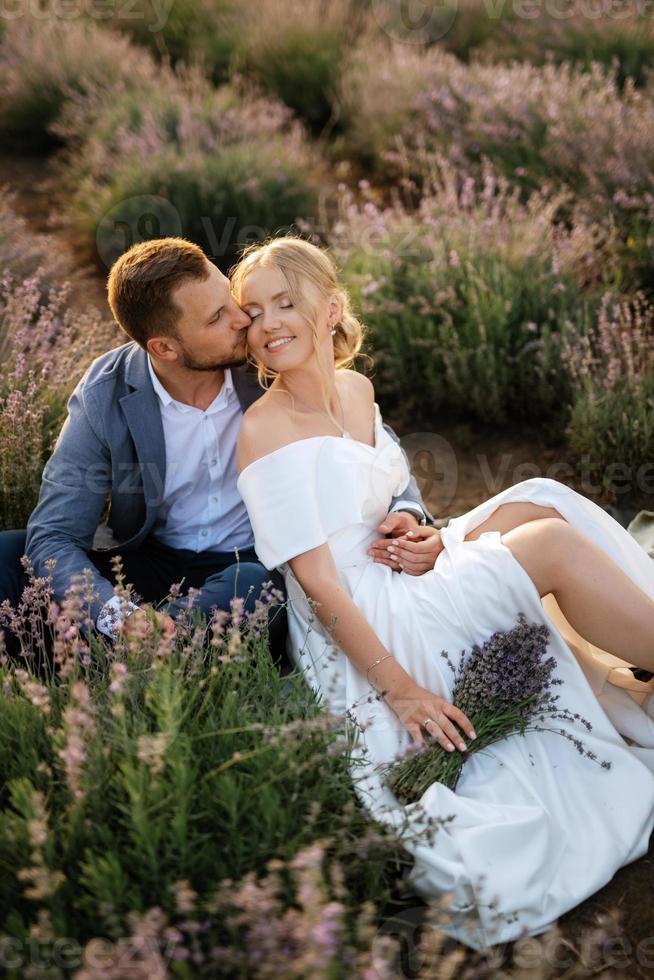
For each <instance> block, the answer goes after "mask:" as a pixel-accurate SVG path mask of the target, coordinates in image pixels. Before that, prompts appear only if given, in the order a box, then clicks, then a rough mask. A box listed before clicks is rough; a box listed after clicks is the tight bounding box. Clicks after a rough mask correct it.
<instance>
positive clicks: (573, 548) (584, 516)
mask: <svg viewBox="0 0 654 980" xmlns="http://www.w3.org/2000/svg"><path fill="white" fill-rule="evenodd" d="M233 289H234V294H235V297H236V299H237V301H238V302H239V303H240V304H241V306H242V307H243V309H245V310H246V311H247V313H248V314H249V316H250V317H251V320H252V323H251V326H250V328H249V331H248V346H249V351H250V356H251V357H252V358H253V359H254V360H255V361H256V363H257V367H258V370H259V376H260V378H261V379H262V380H263V379H267V381H268V383H269V386H268V390H267V391H266V393H265V394H264V395H263V396H262V397H261V398H260V399H259V400H257V401H256V402H255V403H254V404H253V405H252V406H251V407H250V408H249V409H248V411H247V412H246V414H245V416H244V418H243V423H242V427H241V433H240V438H239V443H238V449H237V465H238V469H239V472H240V476H239V479H238V488H239V491H240V493H241V495H242V497H243V499H244V501H245V503H246V506H247V508H248V511H249V515H250V519H251V522H252V527H253V530H254V536H255V547H256V551H257V553H258V556H259V558H260V559H261V561H262V562H263V564H264V565H265V566H266V567H267V568H269V569H273V568H279V569H280V570H281V571H282V573H283V575H284V578H285V582H286V587H287V592H288V607H289V613H288V618H289V645H290V650H289V652H290V654H291V656H292V658H293V660H294V662H295V664H296V665H297V667H298V668H299V669H301V670H302V671H303V672H304V674H305V676H306V678H307V681H308V683H309V684H310V685H311V686H312V688H313V689H314V690H315V691H316V693H317V694H318V695H319V696H321V697H322V698H323V699H324V702H325V704H328V706H329V708H330V709H331V710H332V711H335V712H339V713H344V714H346V715H347V717H349V718H350V719H351V720H354V721H355V722H356V726H357V744H356V750H355V755H357V754H358V758H357V760H356V761H357V763H358V764H357V766H356V768H357V778H356V780H355V786H356V789H357V792H358V793H359V795H360V797H361V799H362V801H363V802H364V804H365V805H366V807H367V808H368V809H369V811H370V812H371V813H372V814H373V815H374V816H375V817H376V818H377V819H378V820H380V821H384V822H386V823H388V824H390V825H392V826H394V827H395V828H397V829H398V830H399V828H402V830H403V833H407V836H406V839H405V841H404V842H405V844H406V847H407V849H408V850H409V851H411V853H412V854H413V856H414V857H415V862H414V866H413V868H412V871H411V879H410V880H411V883H412V884H413V886H414V887H415V889H416V890H417V891H418V893H420V894H421V895H423V896H424V897H425V898H428V897H431V896H434V897H435V896H446V897H447V898H448V899H449V917H448V923H447V924H446V925H445V926H444V927H443V928H444V930H445V932H447V933H448V934H450V935H452V936H455V937H456V938H458V939H459V940H460V941H462V942H464V943H466V944H467V945H468V946H471V947H473V948H477V949H480V948H484V947H486V946H489V945H493V944H497V943H501V942H506V941H510V940H513V939H515V938H517V937H518V936H520V935H536V934H538V933H540V932H543V931H544V930H546V929H547V928H548V927H549V926H550V925H551V924H552V923H553V922H555V921H556V919H557V918H558V917H559V916H560V915H562V914H563V913H564V912H566V911H567V910H569V909H571V908H573V907H574V906H575V905H577V904H579V903H580V902H581V901H583V900H584V899H585V898H587V897H588V896H589V895H591V894H593V893H594V892H595V891H597V890H598V889H599V888H601V887H602V886H603V885H604V884H606V883H607V882H608V881H610V879H611V878H612V877H613V875H614V874H615V872H616V870H617V869H618V868H620V867H621V866H623V865H625V864H628V863H630V862H631V861H634V860H636V859H637V858H639V857H641V856H642V855H644V854H645V853H646V852H647V847H648V841H649V836H650V832H651V830H652V827H653V826H654V705H653V704H652V696H651V688H650V687H648V686H647V685H646V684H644V683H642V682H640V681H637V680H635V679H634V676H633V674H632V673H631V672H630V671H629V665H635V666H638V667H642V668H645V669H648V670H650V671H651V670H654V566H653V565H652V561H651V559H650V558H649V557H648V555H647V554H646V553H645V551H644V550H643V549H642V548H640V546H639V545H638V544H637V542H636V541H635V540H634V539H633V538H632V537H631V536H630V535H629V534H628V532H627V531H626V530H624V528H622V527H621V526H620V525H619V524H618V523H617V521H615V520H614V519H613V518H612V517H610V516H609V515H608V514H607V513H606V512H605V511H603V510H602V509H601V508H600V507H599V506H597V505H596V504H594V503H593V502H592V501H590V500H588V499H587V498H586V497H584V496H583V495H581V494H579V493H577V492H576V491H574V490H572V489H570V488H568V487H566V486H565V485H564V484H562V483H559V482H557V481H555V480H550V479H544V478H534V479H530V480H525V481H523V482H522V483H518V484H517V485H515V486H513V487H510V488H509V489H507V490H504V491H503V492H501V493H499V494H497V495H495V496H494V497H491V498H490V499H489V500H486V501H485V502H484V503H482V504H480V505H479V506H478V507H475V508H473V510H471V511H469V512H468V513H466V514H463V515H461V516H460V517H457V518H454V519H452V520H451V521H450V523H449V524H448V526H447V527H446V528H444V529H443V530H442V531H441V532H438V531H436V530H435V529H433V528H432V529H431V530H430V532H429V533H432V534H433V535H439V534H440V540H439V545H440V551H439V553H438V557H437V558H436V561H435V563H434V564H433V567H432V568H430V569H429V570H428V571H426V572H425V573H424V574H419V575H418V574H410V571H409V568H408V567H407V568H406V569H405V570H403V569H401V568H399V565H400V562H401V564H404V561H403V560H402V559H403V558H406V559H407V562H410V560H411V557H412V551H413V554H415V549H416V548H419V547H420V543H418V544H411V543H410V542H409V540H408V539H406V538H404V539H401V540H397V539H396V540H395V541H392V540H389V542H388V544H389V546H390V547H392V548H395V552H394V553H389V556H388V559H389V560H388V561H387V562H380V561H377V560H375V559H374V557H373V555H374V554H375V551H374V549H372V551H371V546H373V545H374V544H375V542H376V539H377V537H378V534H377V530H376V529H377V526H378V524H379V523H380V521H381V520H383V518H384V517H385V515H386V513H387V511H388V505H389V502H390V500H391V498H392V497H393V496H397V495H399V494H400V493H401V492H402V491H403V490H404V489H405V487H406V484H407V482H408V480H409V476H410V473H409V468H408V464H407V459H406V456H405V454H404V452H403V450H402V449H401V447H400V446H399V445H398V444H397V443H396V442H395V441H394V440H393V439H392V438H391V436H389V435H388V433H387V432H386V430H385V429H384V427H383V424H382V420H381V415H380V411H379V406H378V405H377V403H376V402H375V394H374V389H373V386H372V384H371V382H370V381H369V380H368V379H367V378H365V377H364V376H362V375H361V374H359V373H358V372H356V371H354V370H351V369H349V365H351V364H352V363H353V359H354V357H355V356H356V354H357V353H358V351H359V349H360V346H361V341H362V326H361V324H360V323H359V321H358V320H357V319H356V318H355V317H354V315H353V314H352V312H351V310H350V305H349V302H348V297H347V295H346V293H345V292H344V290H343V289H342V287H341V286H340V285H339V282H338V279H337V274H336V269H335V266H334V263H333V261H332V259H331V257H330V256H329V254H328V253H327V252H326V251H324V250H322V249H319V248H318V247H316V246H315V245H312V244H310V243H308V242H306V241H303V240H301V239H299V238H292V237H286V238H279V239H275V240H273V241H271V242H268V243H266V244H265V245H262V246H253V247H251V248H250V249H249V250H248V251H247V252H246V253H245V255H244V257H243V258H242V260H241V262H240V263H239V265H238V266H237V267H236V269H235V270H234V274H233ZM398 568H399V570H397V569H398ZM521 611H522V612H524V613H525V615H526V616H527V619H528V620H530V621H531V622H539V623H545V624H546V625H547V626H548V627H549V630H550V635H549V641H548V651H547V652H548V655H550V654H551V655H554V657H555V658H556V663H557V666H556V669H555V673H554V676H555V677H558V678H560V679H561V681H562V686H561V687H559V688H558V690H559V692H560V698H559V707H560V708H567V709H569V712H570V714H571V715H572V714H573V713H574V719H575V720H570V721H569V722H563V723H561V722H557V724H559V725H562V728H559V729H558V731H556V732H555V731H536V732H535V731H528V732H526V733H525V734H524V735H522V736H518V735H514V736H512V737H510V738H506V739H504V740H502V741H500V742H497V743H495V744H494V745H492V746H491V747H490V748H488V749H486V750H484V751H482V752H478V753H472V754H471V755H470V756H469V758H468V760H467V762H466V764H465V765H464V767H463V770H462V774H461V777H460V779H459V782H458V784H457V787H456V792H453V791H452V790H450V789H448V788H447V787H445V786H444V785H442V784H439V783H433V784H432V785H431V786H430V787H429V788H428V789H427V791H426V792H425V793H424V794H423V796H422V798H421V799H420V801H419V802H418V803H415V804H410V805H406V806H402V805H401V804H400V803H399V801H398V800H397V799H396V798H395V797H394V795H393V794H392V793H391V791H390V789H388V787H387V786H386V785H385V783H384V781H383V779H382V776H383V772H384V768H385V767H387V766H388V764H389V763H391V762H393V761H394V759H395V757H396V754H397V753H398V752H401V751H403V750H404V749H405V748H406V747H407V746H408V745H410V744H412V743H422V741H423V739H424V737H425V735H426V734H428V735H429V736H431V737H432V738H434V739H437V740H438V741H439V742H440V744H441V745H442V746H444V747H445V748H446V749H447V750H448V751H462V750H463V749H464V748H465V745H466V743H467V742H468V741H469V740H472V739H474V737H475V736H474V733H473V731H472V729H471V724H470V721H469V719H468V718H466V717H465V715H464V714H463V713H462V712H461V711H460V710H458V709H457V708H455V707H454V706H453V705H452V704H451V701H450V698H451V692H452V683H453V675H452V672H451V668H450V667H449V666H448V664H447V662H446V661H445V660H444V659H443V658H442V657H441V656H439V654H440V651H441V650H447V651H448V652H449V656H450V659H452V660H454V661H455V662H456V661H457V659H459V660H460V658H461V655H462V653H463V652H465V651H466V650H470V648H471V647H472V645H473V644H475V643H483V642H484V640H486V639H487V638H488V637H490V635H491V634H492V633H493V632H495V631H496V630H506V629H510V628H512V627H513V626H514V625H515V622H516V618H517V615H518V613H519V612H521ZM375 690H377V691H381V690H383V692H384V696H383V697H379V696H375ZM371 695H372V697H371ZM584 719H585V720H586V721H587V722H589V723H590V725H591V729H590V730H588V727H587V726H584V725H583V724H582V720H584ZM562 730H566V731H567V732H568V735H569V736H570V737H568V738H564V737H561V734H560V732H561V731H562ZM572 737H574V738H575V739H577V744H578V742H579V739H581V741H582V742H583V743H584V745H585V746H586V748H587V749H589V750H592V752H594V753H595V757H596V758H597V759H601V760H608V761H610V763H611V764H610V766H609V767H602V766H601V765H599V764H598V763H597V762H593V761H591V760H590V759H589V758H587V757H585V756H584V754H580V752H579V749H578V748H577V747H575V744H574V743H573V741H572ZM444 818H447V819H444ZM438 821H441V823H440V824H439V825H438V827H437V830H436V832H433V830H432V833H431V836H425V834H424V830H425V827H431V828H433V826H434V824H435V823H437V822H438ZM406 828H408V832H407V830H406Z"/></svg>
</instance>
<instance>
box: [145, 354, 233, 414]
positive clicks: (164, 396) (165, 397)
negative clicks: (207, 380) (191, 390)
mask: <svg viewBox="0 0 654 980" xmlns="http://www.w3.org/2000/svg"><path fill="white" fill-rule="evenodd" d="M146 357H147V361H148V371H149V372H150V378H151V380H152V387H153V388H154V390H155V391H156V393H157V395H158V396H159V400H160V401H161V404H162V405H166V406H167V405H170V404H171V402H174V404H175V405H177V406H179V407H180V408H182V409H189V408H192V407H193V406H192V405H185V404H183V403H182V402H178V401H175V399H174V398H173V396H172V395H171V394H170V392H169V391H167V389H166V388H164V386H163V385H162V383H161V381H160V380H159V378H158V377H157V375H156V372H155V370H154V368H153V367H152V360H151V358H150V355H149V354H147V355H146ZM233 391H234V380H233V378H232V372H231V371H230V369H229V368H225V381H224V383H223V386H222V388H221V389H220V391H219V393H218V394H217V395H216V398H220V397H221V395H222V396H223V398H224V399H225V401H226V400H227V399H228V398H229V397H230V396H231V394H232V392H233Z"/></svg>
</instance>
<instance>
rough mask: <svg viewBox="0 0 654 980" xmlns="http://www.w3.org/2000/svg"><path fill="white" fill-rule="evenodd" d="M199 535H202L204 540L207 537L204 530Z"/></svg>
mask: <svg viewBox="0 0 654 980" xmlns="http://www.w3.org/2000/svg"><path fill="white" fill-rule="evenodd" d="M200 534H201V535H202V537H203V538H206V536H207V529H206V528H204V529H203V530H202V531H200Z"/></svg>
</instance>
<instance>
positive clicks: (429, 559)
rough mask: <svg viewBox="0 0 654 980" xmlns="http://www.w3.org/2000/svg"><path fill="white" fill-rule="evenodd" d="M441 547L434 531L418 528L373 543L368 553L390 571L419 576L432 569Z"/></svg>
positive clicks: (434, 529) (437, 531) (437, 535)
mask: <svg viewBox="0 0 654 980" xmlns="http://www.w3.org/2000/svg"><path fill="white" fill-rule="evenodd" d="M444 547H445V546H444V544H443V542H442V541H441V532H440V531H439V530H438V528H435V527H420V526H418V527H416V528H415V529H413V530H411V531H405V532H404V534H402V535H401V536H400V537H396V538H392V539H389V538H381V539H379V540H378V541H373V543H372V544H371V545H370V548H369V550H368V554H369V555H371V556H372V558H374V560H375V561H377V562H380V564H382V565H390V567H391V568H392V569H393V570H394V571H399V572H406V574H407V575H423V574H424V573H425V572H428V571H430V569H432V568H433V567H434V565H435V564H436V559H437V558H438V556H439V555H440V553H441V551H442V550H443V548H444Z"/></svg>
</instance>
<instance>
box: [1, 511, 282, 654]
mask: <svg viewBox="0 0 654 980" xmlns="http://www.w3.org/2000/svg"><path fill="white" fill-rule="evenodd" d="M25 538H26V531H24V530H16V531H1V532H0V602H2V601H3V599H8V600H9V602H10V603H11V604H12V606H14V607H15V606H17V605H18V603H19V601H20V597H21V595H22V593H23V589H24V588H25V586H26V585H27V579H26V576H25V573H24V571H23V568H22V565H21V563H20V559H21V556H22V555H23V554H24V552H25ZM88 556H89V561H90V562H91V564H93V565H94V566H95V568H97V570H98V571H99V573H100V574H101V575H102V576H103V578H106V579H108V581H110V582H112V583H115V576H114V574H113V571H112V568H111V558H112V556H110V555H108V554H107V553H106V552H103V551H89V553H88ZM121 558H122V561H123V575H124V581H125V583H126V584H127V583H128V584H131V585H132V586H133V588H134V591H135V592H136V593H137V596H138V598H137V601H138V602H147V603H151V604H152V605H153V606H155V607H156V608H158V609H160V611H161V612H166V613H168V614H169V615H170V616H172V618H173V619H175V618H177V615H178V614H179V612H180V610H181V609H183V608H184V607H185V606H186V605H187V599H186V598H185V596H186V594H187V593H188V590H189V589H190V588H194V589H199V590H200V592H199V593H198V594H197V595H196V597H195V599H194V601H193V605H192V608H193V609H199V610H200V611H201V612H202V613H204V614H205V615H206V616H207V618H209V617H210V615H211V611H212V609H213V608H214V607H217V608H218V609H225V610H227V611H229V608H230V600H231V599H232V598H233V597H234V596H238V597H240V598H242V599H244V609H245V610H246V611H248V612H252V611H253V610H254V605H255V601H256V600H257V599H258V598H259V596H260V593H261V588H262V585H263V584H264V582H270V581H272V583H273V586H274V587H275V588H277V589H282V590H283V588H284V582H283V579H282V576H281V575H280V574H279V572H277V571H273V572H270V571H268V569H267V568H265V567H264V566H263V565H262V564H261V562H259V561H258V559H257V556H256V553H255V552H254V550H253V549H249V550H243V551H240V552H239V556H238V563H237V562H236V556H235V554H234V552H232V551H201V552H195V551H187V550H184V549H179V548H169V547H168V546H167V545H165V544H162V543H161V542H159V541H157V540H156V539H155V538H153V537H149V538H146V540H145V541H144V542H143V544H142V545H141V547H140V548H139V549H137V550H136V551H124V552H121ZM182 579H183V580H184V581H183V582H182ZM179 582H182V586H181V592H180V597H179V598H178V599H176V600H174V601H172V602H170V601H168V602H166V603H164V602H163V600H164V599H165V598H166V596H168V595H169V593H170V588H171V586H172V585H173V584H178V583H179ZM268 622H269V639H270V650H271V655H272V657H273V660H274V661H275V662H276V663H279V665H280V668H281V669H282V670H283V671H284V672H286V671H287V670H289V669H290V666H291V665H290V663H289V661H288V659H287V656H286V649H285V648H286V635H287V621H286V610H285V608H284V607H283V606H279V605H271V606H270V609H269V616H268ZM5 642H6V644H7V649H8V652H9V654H10V655H12V656H14V655H16V654H17V653H18V652H19V651H18V649H17V646H18V644H17V641H16V638H15V637H13V636H12V635H11V634H10V633H9V631H8V630H5Z"/></svg>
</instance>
